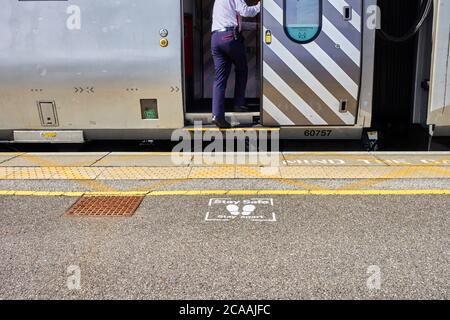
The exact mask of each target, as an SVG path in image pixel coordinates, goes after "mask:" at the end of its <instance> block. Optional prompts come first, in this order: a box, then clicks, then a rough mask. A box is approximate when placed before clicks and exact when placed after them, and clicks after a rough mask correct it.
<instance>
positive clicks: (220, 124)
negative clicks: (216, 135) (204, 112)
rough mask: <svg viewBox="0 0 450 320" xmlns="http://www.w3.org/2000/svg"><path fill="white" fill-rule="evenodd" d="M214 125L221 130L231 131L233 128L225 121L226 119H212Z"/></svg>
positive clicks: (214, 117)
mask: <svg viewBox="0 0 450 320" xmlns="http://www.w3.org/2000/svg"><path fill="white" fill-rule="evenodd" d="M212 123H213V124H215V125H216V126H217V127H219V128H221V129H229V128H231V124H230V123H229V122H228V121H227V120H225V117H216V116H213V117H212Z"/></svg>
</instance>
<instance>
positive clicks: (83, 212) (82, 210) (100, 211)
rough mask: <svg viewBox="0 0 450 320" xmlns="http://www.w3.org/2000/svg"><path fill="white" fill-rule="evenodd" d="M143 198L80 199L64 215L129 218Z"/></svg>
mask: <svg viewBox="0 0 450 320" xmlns="http://www.w3.org/2000/svg"><path fill="white" fill-rule="evenodd" d="M143 199H144V197H136V196H131V197H119V196H114V197H106V196H105V197H81V198H80V199H79V200H78V201H77V202H75V203H74V205H73V206H72V207H70V209H69V210H67V212H66V214H68V215H70V216H88V217H129V216H132V215H133V214H134V213H135V212H136V210H137V209H138V208H139V205H140V204H141V202H142V200H143Z"/></svg>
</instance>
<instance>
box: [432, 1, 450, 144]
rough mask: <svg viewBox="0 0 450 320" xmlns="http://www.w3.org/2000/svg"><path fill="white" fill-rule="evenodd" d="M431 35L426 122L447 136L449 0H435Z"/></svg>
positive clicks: (449, 131) (449, 124) (449, 112)
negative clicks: (431, 45) (431, 51)
mask: <svg viewBox="0 0 450 320" xmlns="http://www.w3.org/2000/svg"><path fill="white" fill-rule="evenodd" d="M433 37H434V40H433V54H432V56H433V60H432V71H431V81H430V100H429V110H428V124H429V125H433V126H435V130H434V135H435V136H440V135H444V136H449V135H450V0H437V1H435V6H434V27H433Z"/></svg>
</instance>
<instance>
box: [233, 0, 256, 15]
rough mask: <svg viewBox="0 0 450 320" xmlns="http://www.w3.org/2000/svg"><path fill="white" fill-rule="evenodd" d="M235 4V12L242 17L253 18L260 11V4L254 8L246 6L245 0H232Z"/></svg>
mask: <svg viewBox="0 0 450 320" xmlns="http://www.w3.org/2000/svg"><path fill="white" fill-rule="evenodd" d="M234 1H235V3H236V11H237V12H238V13H239V14H240V15H241V16H242V17H255V16H256V15H257V14H258V13H259V12H260V11H261V3H260V2H258V4H257V5H256V6H248V5H247V3H246V2H245V0H234Z"/></svg>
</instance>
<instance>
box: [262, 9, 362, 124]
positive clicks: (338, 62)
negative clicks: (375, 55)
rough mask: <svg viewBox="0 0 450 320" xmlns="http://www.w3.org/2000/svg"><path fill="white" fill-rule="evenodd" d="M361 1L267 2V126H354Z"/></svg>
mask: <svg viewBox="0 0 450 320" xmlns="http://www.w3.org/2000/svg"><path fill="white" fill-rule="evenodd" d="M362 4H363V1H362V0H346V1H344V0H323V1H322V0H264V1H263V11H262V12H263V16H262V19H263V23H262V24H263V32H262V34H263V62H262V64H263V66H262V68H263V101H262V111H263V112H262V117H263V124H264V125H267V126H352V125H355V124H356V118H357V112H358V98H359V97H358V95H359V91H360V83H361V49H362V44H361V43H362V29H363V28H362V27H363V23H362V17H363V12H362V7H363V6H362Z"/></svg>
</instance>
